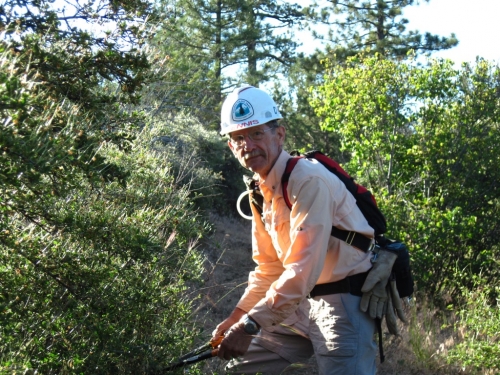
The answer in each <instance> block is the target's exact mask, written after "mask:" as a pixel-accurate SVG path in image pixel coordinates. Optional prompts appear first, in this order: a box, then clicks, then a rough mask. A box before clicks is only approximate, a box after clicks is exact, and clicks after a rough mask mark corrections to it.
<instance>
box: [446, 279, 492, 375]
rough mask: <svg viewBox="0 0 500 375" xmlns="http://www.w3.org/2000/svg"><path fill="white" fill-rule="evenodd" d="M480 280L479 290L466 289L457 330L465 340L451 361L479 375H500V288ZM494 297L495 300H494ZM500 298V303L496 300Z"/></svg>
mask: <svg viewBox="0 0 500 375" xmlns="http://www.w3.org/2000/svg"><path fill="white" fill-rule="evenodd" d="M478 280H479V278H477V279H476V282H477V284H476V289H475V290H468V289H465V288H463V289H462V296H463V298H464V300H465V302H464V303H463V305H462V306H461V308H460V311H459V312H458V317H459V320H458V321H457V323H456V324H455V330H456V331H457V332H458V333H459V334H460V336H461V341H460V342H459V343H458V344H457V345H456V346H455V347H454V348H452V349H451V350H450V352H449V355H448V362H450V363H453V362H455V363H460V364H462V366H463V367H469V368H472V369H473V370H476V371H477V372H478V373H481V374H484V373H485V371H486V370H488V371H490V372H489V373H492V374H493V373H494V374H499V373H500V300H499V299H498V296H499V295H500V293H499V292H500V288H499V287H498V286H492V285H485V284H484V281H483V282H478ZM492 297H493V298H492ZM494 297H496V300H495V298H494Z"/></svg>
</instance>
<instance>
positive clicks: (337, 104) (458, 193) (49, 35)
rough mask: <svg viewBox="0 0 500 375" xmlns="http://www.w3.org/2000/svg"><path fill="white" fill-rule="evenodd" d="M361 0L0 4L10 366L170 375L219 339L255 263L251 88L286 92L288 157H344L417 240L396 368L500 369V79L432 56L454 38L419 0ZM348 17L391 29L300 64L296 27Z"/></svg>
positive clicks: (398, 227)
mask: <svg viewBox="0 0 500 375" xmlns="http://www.w3.org/2000/svg"><path fill="white" fill-rule="evenodd" d="M355 3H356V2H355V1H348V2H345V4H344V6H345V7H346V8H345V9H344V8H342V5H336V6H335V7H334V8H338V9H333V8H332V9H328V10H325V12H326V13H325V12H319V11H318V9H316V8H315V7H314V6H311V7H309V8H301V7H300V6H298V5H297V4H292V3H288V2H284V3H283V4H277V3H275V2H273V1H269V2H267V3H266V4H260V3H259V4H257V3H256V2H252V1H249V0H248V1H246V2H243V3H238V4H236V3H234V4H233V3H231V2H228V3H226V4H224V9H222V8H220V6H221V3H220V2H213V1H209V2H196V1H194V2H193V1H188V0H175V1H174V0H172V1H165V2H163V1H161V2H159V3H154V4H153V3H150V2H147V1H141V0H126V1H122V2H108V1H102V2H89V3H88V4H83V3H81V2H72V1H68V2H66V3H65V4H66V5H65V8H64V9H63V8H62V6H61V5H60V4H58V3H57V2H56V3H54V2H51V1H46V0H41V1H37V2H32V1H25V0H15V1H14V0H7V1H5V2H4V4H3V5H2V6H0V35H1V38H0V114H1V115H0V119H1V121H2V126H1V127H0V373H1V374H12V375H13V374H134V375H139V374H159V373H164V371H163V370H164V368H165V367H166V366H167V365H168V364H169V363H170V362H171V361H173V360H175V359H176V358H178V357H179V356H180V355H181V353H184V352H186V351H188V350H189V349H191V348H193V347H194V346H196V345H199V344H200V343H201V342H204V341H206V340H207V339H208V338H209V337H210V333H211V330H212V329H213V327H214V326H215V325H216V324H217V323H218V322H219V321H220V320H221V319H223V318H224V317H225V316H226V315H227V313H228V312H229V311H230V310H231V309H232V308H233V306H234V305H235V303H236V302H237V299H238V296H239V294H240V293H241V291H242V288H244V285H245V282H246V274H247V273H248V271H249V270H250V269H251V268H252V267H253V265H252V264H251V262H250V244H249V242H248V241H249V229H248V222H242V221H240V219H239V218H236V217H235V215H236V213H235V208H234V207H235V202H236V200H237V197H238V195H239V194H240V192H242V191H243V190H244V185H243V182H242V178H241V176H242V174H243V173H245V171H243V170H242V169H241V168H240V166H239V165H238V163H237V161H236V160H234V158H233V156H232V155H231V153H230V152H229V150H228V148H227V145H226V143H225V140H224V139H222V138H221V137H220V136H219V134H218V133H217V129H218V122H219V120H218V118H219V117H218V116H219V115H218V113H219V109H220V104H221V100H222V99H223V97H224V94H225V93H226V92H227V91H229V90H230V88H231V87H233V86H234V85H236V84H239V83H242V82H245V81H246V82H251V83H253V84H255V85H258V84H262V85H264V84H266V85H267V87H269V88H270V91H272V92H273V95H274V96H275V97H276V98H277V100H278V101H279V104H280V106H281V108H283V113H284V114H285V118H284V119H283V121H282V123H283V124H284V126H286V128H287V134H288V135H289V137H288V140H287V148H288V149H289V150H293V149H299V150H307V149H312V148H320V149H322V150H324V151H325V152H328V154H329V155H330V156H333V157H335V158H336V159H338V160H339V161H340V162H341V163H342V165H343V166H344V167H345V169H346V170H348V171H349V173H350V174H351V175H352V176H354V177H355V178H356V180H357V182H359V183H361V184H363V185H365V186H367V187H368V188H369V189H370V190H371V191H372V192H373V193H374V194H375V196H376V197H377V200H378V203H379V206H380V207H381V208H382V210H383V211H384V212H385V214H386V216H387V219H388V223H389V228H390V229H389V233H388V236H389V237H392V238H398V239H401V240H403V241H405V242H406V243H407V244H408V246H409V248H410V251H411V258H412V266H413V271H414V275H415V281H416V289H417V290H416V293H415V296H414V298H413V300H412V303H410V304H408V305H407V306H406V309H407V314H408V315H409V316H410V317H411V319H410V323H409V325H407V326H405V327H401V328H402V332H403V335H402V337H401V338H394V337H389V336H386V337H385V347H386V352H387V362H386V363H385V364H383V365H381V366H380V368H379V372H380V373H381V374H425V375H427V374H448V373H449V374H456V373H464V374H488V375H490V374H498V373H500V341H499V340H500V337H499V332H500V307H499V304H498V303H499V302H498V301H499V298H500V290H499V285H500V282H499V281H500V267H499V265H500V264H499V263H500V249H499V244H498V240H497V239H498V237H499V234H500V219H499V217H500V215H499V209H500V200H499V198H500V186H499V181H500V175H499V173H500V171H499V168H498V165H499V162H500V148H499V147H498V145H499V144H500V139H499V138H500V132H499V126H500V125H499V124H500V69H499V67H498V66H497V65H495V64H493V63H492V62H488V61H485V60H482V59H478V60H477V61H476V62H475V63H473V64H472V63H471V64H465V65H463V66H461V67H460V68H456V67H454V66H453V64H452V63H451V62H450V61H444V60H432V59H427V60H425V63H422V62H420V63H417V62H416V61H417V57H418V56H419V55H418V54H419V51H422V50H429V51H433V50H439V49H443V48H450V47H452V46H453V45H455V44H456V42H457V41H456V39H455V38H454V36H452V37H450V38H438V37H437V36H433V35H430V34H426V37H425V38H424V37H423V36H422V35H420V34H415V33H410V34H408V33H406V34H405V33H404V24H405V22H404V21H403V20H399V18H398V17H399V16H400V15H401V8H402V7H404V6H407V5H411V3H413V2H412V1H406V2H401V3H400V4H399V5H398V6H396V5H395V4H394V3H393V2H390V1H378V2H376V4H375V5H373V6H374V7H375V8H373V9H372V8H370V7H369V8H366V9H365V8H363V9H361V8H356V7H355V5H356V4H355ZM332 4H333V3H332ZM243 5H244V6H243ZM218 6H219V7H218ZM363 6H366V4H364V5H363ZM339 7H340V8H339ZM194 10H196V11H194ZM334 10H336V11H337V12H338V11H340V12H341V13H342V12H344V13H342V14H344V15H346V16H349V15H350V17H354V18H353V19H356V20H357V21H359V23H360V24H362V25H365V26H360V27H371V26H367V25H374V24H375V23H374V22H375V21H374V20H375V18H374V16H375V15H376V14H378V15H379V16H380V17H379V18H377V22H379V23H378V24H377V26H378V27H379V28H382V29H384V28H385V30H386V31H387V33H386V34H385V35H386V36H387V37H384V38H381V37H380V35H379V36H378V37H377V35H376V34H374V33H373V32H372V31H373V30H366V31H367V33H366V34H363V35H366V36H367V39H363V40H358V41H357V42H359V43H354V42H356V38H355V35H357V34H355V32H354V31H353V30H351V31H349V30H348V29H346V28H341V29H332V30H333V31H335V30H337V31H338V32H340V31H341V30H342V35H344V37H346V35H348V34H349V33H351V32H352V33H354V34H353V36H352V40H351V42H352V43H351V42H349V43H347V44H345V45H341V43H340V42H339V44H338V45H336V46H337V47H338V48H337V47H335V48H333V47H334V46H335V45H332V44H330V47H329V48H327V49H325V50H324V51H316V52H315V53H314V54H311V55H310V56H303V55H296V54H295V52H294V51H295V48H296V46H297V45H296V40H295V39H294V36H293V31H294V29H296V28H299V27H302V26H305V22H327V20H326V19H325V17H326V16H327V15H328V14H330V15H331V14H333V13H332V12H334ZM355 10H356V11H355ZM361 10H363V11H361ZM375 10H376V11H378V13H377V12H376V11H375ZM353 12H354V13H353ZM320 13H321V14H320ZM217 14H219V15H220V17H219V18H217V17H216V15H217ZM277 14H279V15H281V16H282V17H281V16H280V19H279V20H277V21H275V22H278V21H279V24H273V23H272V22H271V20H272V19H273V17H275V16H276V15H277ZM381 15H384V17H385V18H384V17H381ZM207 20H215V21H216V22H215V21H214V22H212V21H210V22H208V21H207ZM363 20H372V21H373V22H365V23H363V22H362V21H363ZM398 20H399V21H398ZM273 22H274V21H273ZM398 22H399V23H398ZM271 24H273V25H274V26H276V28H277V30H281V31H283V35H284V36H283V37H277V36H276V34H272V33H269V32H268V30H270V26H269V25H271ZM398 25H399V26H398ZM278 26H279V27H278ZM337 26H338V27H341V26H342V25H337ZM344 26H345V25H344ZM396 26H398V28H397V29H398V30H399V31H400V33H399V34H400V37H399V38H394V37H392V36H391V35H393V34H391V33H390V31H391V30H393V27H396ZM332 27H333V26H332ZM281 31H280V32H281ZM368 31H370V32H368ZM332 38H333V37H332ZM374 38H375V39H374ZM376 38H379V39H376ZM426 38H427V39H426ZM341 39H342V40H346V39H345V38H341ZM334 40H335V39H332V41H334ZM207 41H210V42H209V43H208V42H207ZM373 45H376V46H377V48H371V47H370V46H373ZM412 51H413V52H412ZM420 57H421V56H420ZM419 61H421V60H419ZM236 65H237V66H239V68H240V69H241V70H240V71H239V73H238V74H236V75H228V74H227V73H226V71H225V68H227V67H231V66H236ZM222 365H223V364H222V363H221V362H220V361H219V360H217V359H215V360H212V361H206V362H205V363H202V364H198V365H195V366H192V367H190V368H189V369H187V370H186V372H185V373H190V374H203V373H206V374H212V373H221V372H222ZM182 371H183V370H180V371H179V373H181V372H182ZM297 371H298V373H304V374H312V373H313V371H315V370H314V360H311V363H308V364H303V366H302V367H301V368H298V369H297Z"/></svg>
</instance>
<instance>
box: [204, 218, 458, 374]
mask: <svg viewBox="0 0 500 375" xmlns="http://www.w3.org/2000/svg"><path fill="white" fill-rule="evenodd" d="M210 222H211V223H212V224H213V225H214V228H215V231H214V233H213V235H212V236H211V237H210V238H209V239H208V240H207V241H205V242H204V243H203V245H202V246H201V247H202V248H203V251H204V254H205V256H206V274H205V285H204V288H203V289H202V299H201V300H200V302H199V304H198V307H197V311H196V316H197V320H198V322H199V323H201V324H202V325H203V327H204V330H205V336H207V337H209V336H210V333H211V332H212V330H213V329H214V328H215V326H216V325H217V324H218V323H220V322H221V321H222V320H223V319H225V318H226V317H227V316H228V315H229V314H230V313H231V311H232V310H233V308H234V306H235V305H236V303H237V302H238V300H239V298H240V296H241V294H242V293H243V290H244V288H245V286H246V282H247V276H248V272H249V271H250V270H252V269H253V267H254V263H253V262H252V259H251V239H250V230H251V224H250V222H249V221H246V220H239V219H229V218H224V217H219V216H216V215H212V216H211V217H210ZM411 315H414V316H419V317H418V318H413V319H414V320H419V321H418V322H416V321H413V322H412V321H410V323H409V324H408V325H400V329H401V337H395V336H391V335H389V333H388V332H384V333H383V339H384V352H385V357H386V359H385V362H384V363H382V364H380V360H379V358H377V362H378V363H379V364H378V372H377V373H378V374H379V375H393V374H398V375H437V374H458V373H462V374H464V373H463V372H461V371H460V370H459V369H456V368H455V369H450V366H446V365H442V364H440V362H442V360H439V359H438V360H434V359H433V358H434V356H436V355H437V354H438V352H439V351H445V350H446V345H444V344H443V342H445V341H446V337H442V338H441V344H440V343H439V342H436V338H435V337H436V335H435V334H434V333H435V331H434V330H433V332H430V331H429V328H428V327H427V326H425V325H424V326H423V325H422V322H421V320H422V318H421V313H416V314H414V313H412V312H411V311H407V316H409V317H410V316H411ZM427 318H428V317H427ZM411 319H412V317H410V320H411ZM424 320H426V319H424ZM431 320H432V318H431ZM430 324H431V325H434V323H432V321H431V323H430ZM410 327H413V330H412V329H410ZM415 327H416V328H417V332H418V333H417V334H416V333H415ZM383 330H384V328H383ZM412 331H413V332H412ZM427 331H429V332H427ZM438 334H439V333H438ZM415 336H416V337H415ZM448 336H449V334H448ZM416 340H417V341H418V340H423V341H425V340H427V341H428V342H422V348H421V351H420V352H419V353H415V351H414V350H412V347H414V345H411V341H413V342H415V341H416ZM430 341H432V342H430ZM438 357H439V356H437V357H436V358H438ZM422 358H423V359H422ZM203 366H204V367H203V373H204V374H224V370H223V368H224V362H223V361H221V360H220V359H218V358H214V359H212V360H209V361H206V362H205V363H204V364H203ZM286 373H287V374H301V375H306V374H308V375H309V374H310V375H314V374H318V372H317V368H316V365H315V360H314V357H313V358H311V360H310V361H309V363H307V364H304V366H302V367H301V368H299V369H293V370H291V371H286Z"/></svg>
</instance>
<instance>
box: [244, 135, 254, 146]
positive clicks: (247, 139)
mask: <svg viewBox="0 0 500 375" xmlns="http://www.w3.org/2000/svg"><path fill="white" fill-rule="evenodd" d="M243 142H244V143H245V145H244V146H243V148H244V149H245V150H251V149H252V148H253V147H254V146H255V141H254V140H253V139H252V138H250V137H249V136H248V134H245V136H244V138H243Z"/></svg>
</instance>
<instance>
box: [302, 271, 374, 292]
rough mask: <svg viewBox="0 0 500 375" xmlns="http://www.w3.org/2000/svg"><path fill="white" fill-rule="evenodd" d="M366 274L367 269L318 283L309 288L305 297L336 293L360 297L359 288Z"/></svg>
mask: <svg viewBox="0 0 500 375" xmlns="http://www.w3.org/2000/svg"><path fill="white" fill-rule="evenodd" d="M366 275H368V271H367V272H363V273H358V274H356V275H352V276H347V277H346V278H345V279H342V280H339V281H335V282H333V283H326V284H318V285H316V286H315V287H314V288H313V289H312V290H311V292H310V293H309V295H308V296H307V298H314V297H316V296H326V295H328V294H338V293H351V294H352V295H355V296H358V297H361V296H362V295H363V293H361V288H362V286H363V284H364V283H365V280H366Z"/></svg>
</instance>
